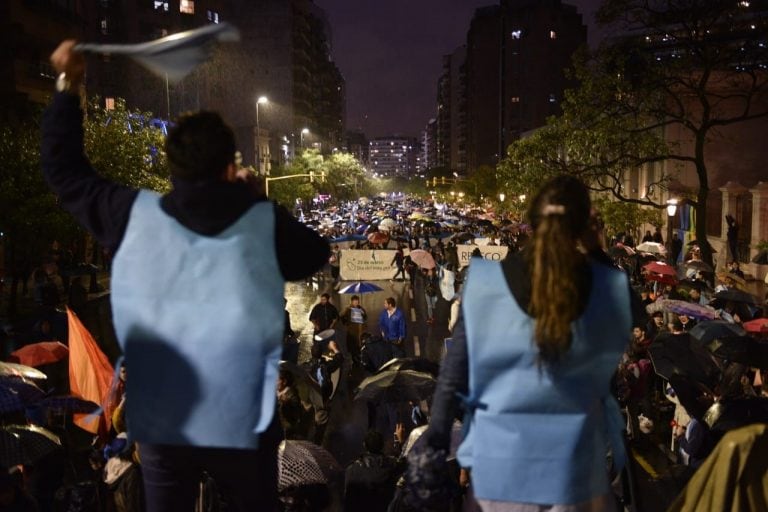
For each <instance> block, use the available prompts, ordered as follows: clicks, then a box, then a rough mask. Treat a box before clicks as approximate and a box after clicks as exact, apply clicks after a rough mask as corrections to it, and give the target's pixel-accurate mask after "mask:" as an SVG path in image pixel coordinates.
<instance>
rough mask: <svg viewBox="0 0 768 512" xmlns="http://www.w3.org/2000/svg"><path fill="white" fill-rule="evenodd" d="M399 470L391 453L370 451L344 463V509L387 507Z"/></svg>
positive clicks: (372, 511)
mask: <svg viewBox="0 0 768 512" xmlns="http://www.w3.org/2000/svg"><path fill="white" fill-rule="evenodd" d="M401 471H402V470H401V468H400V467H399V466H398V464H397V461H396V459H395V458H394V457H389V456H387V455H375V454H371V453H366V454H365V455H362V456H361V457H359V458H358V459H357V460H355V461H354V462H353V463H352V464H350V465H349V466H347V470H346V474H345V479H344V510H346V511H356V510H364V511H366V512H384V511H386V510H387V507H388V506H389V502H390V501H392V496H393V495H394V492H395V482H396V481H397V479H398V478H399V477H400V473H401Z"/></svg>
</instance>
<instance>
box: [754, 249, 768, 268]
mask: <svg viewBox="0 0 768 512" xmlns="http://www.w3.org/2000/svg"><path fill="white" fill-rule="evenodd" d="M752 263H757V264H758V265H768V249H763V250H762V251H760V252H758V253H757V254H755V257H754V258H752Z"/></svg>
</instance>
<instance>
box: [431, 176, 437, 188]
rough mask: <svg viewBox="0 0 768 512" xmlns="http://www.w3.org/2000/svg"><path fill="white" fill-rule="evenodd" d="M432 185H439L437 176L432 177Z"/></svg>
mask: <svg viewBox="0 0 768 512" xmlns="http://www.w3.org/2000/svg"><path fill="white" fill-rule="evenodd" d="M432 186H433V187H436V186H437V178H436V177H435V178H432Z"/></svg>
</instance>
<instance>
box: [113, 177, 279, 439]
mask: <svg viewBox="0 0 768 512" xmlns="http://www.w3.org/2000/svg"><path fill="white" fill-rule="evenodd" d="M274 229H275V216H274V208H273V206H272V204H271V203H270V202H261V203H257V204H255V205H253V206H252V207H251V208H250V209H249V210H247V211H246V212H245V213H244V214H243V215H242V216H241V217H240V218H239V219H238V220H237V221H236V222H235V223H234V224H232V225H231V226H230V227H229V228H227V229H225V230H224V231H222V232H221V233H219V234H218V235H215V236H201V235H199V234H197V233H195V232H193V231H190V230H189V229H187V228H185V227H184V226H182V225H181V224H180V223H179V222H178V221H176V219H174V218H173V217H171V216H169V215H168V214H166V213H165V212H164V211H163V210H162V209H161V207H160V198H159V196H157V195H155V194H154V193H150V192H146V191H142V192H139V194H138V196H137V198H136V201H135V202H134V204H133V208H132V209H131V215H130V219H129V221H128V226H127V229H126V232H125V237H124V238H123V241H122V243H121V245H120V249H119V250H118V251H117V253H116V255H115V258H114V263H113V273H112V294H111V300H112V308H113V312H114V323H115V331H116V334H117V337H118V340H119V342H120V344H121V346H122V348H123V351H124V353H125V360H126V364H127V366H128V367H129V368H130V370H129V371H130V377H129V378H128V380H127V382H126V385H127V389H126V396H127V397H128V398H127V403H126V407H127V410H126V417H127V420H128V430H129V433H130V434H131V436H132V437H133V438H134V439H136V440H137V441H140V442H146V443H155V444H171V445H192V446H207V447H220V448H250V449H252V448H257V447H258V438H259V433H261V432H263V431H264V430H265V429H266V428H267V426H268V425H269V423H270V421H271V420H272V416H273V414H274V410H275V390H276V381H277V365H278V362H279V360H280V351H281V348H282V344H281V340H282V335H283V327H284V326H283V323H282V322H280V321H275V319H276V318H278V319H282V318H283V317H284V309H283V290H284V281H283V278H282V276H281V273H280V271H279V267H278V262H277V258H276V256H275V244H274V238H275V237H274Z"/></svg>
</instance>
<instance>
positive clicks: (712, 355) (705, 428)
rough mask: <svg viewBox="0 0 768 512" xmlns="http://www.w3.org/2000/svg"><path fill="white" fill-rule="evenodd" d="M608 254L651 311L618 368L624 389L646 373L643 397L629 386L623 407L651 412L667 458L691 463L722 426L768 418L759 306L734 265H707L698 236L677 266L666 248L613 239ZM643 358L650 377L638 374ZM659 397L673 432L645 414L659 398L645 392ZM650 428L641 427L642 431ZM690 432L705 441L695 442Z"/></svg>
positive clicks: (766, 329) (767, 364)
mask: <svg viewBox="0 0 768 512" xmlns="http://www.w3.org/2000/svg"><path fill="white" fill-rule="evenodd" d="M608 254H609V255H611V257H612V258H613V259H614V262H615V263H616V264H617V265H618V266H620V267H623V268H624V269H625V270H626V271H627V273H628V274H629V275H630V276H631V278H632V283H633V285H634V286H635V289H636V290H637V291H639V292H640V293H641V294H642V297H643V304H644V305H645V309H646V312H647V313H648V315H649V316H651V317H652V320H651V321H650V322H649V323H648V326H647V327H645V328H642V326H640V327H641V328H642V329H641V335H640V336H641V339H638V338H637V337H636V339H635V341H634V342H633V348H632V349H631V350H630V352H629V353H628V355H626V356H625V361H624V362H623V364H622V366H620V369H622V370H625V371H623V372H620V373H621V374H622V375H623V376H624V377H625V378H626V379H627V380H629V381H631V384H630V385H629V386H628V387H631V385H632V383H636V382H637V381H638V380H642V379H643V378H646V379H647V380H646V382H651V383H652V384H651V385H650V386H649V387H648V388H646V389H645V390H644V392H645V393H646V395H645V396H640V395H638V394H637V393H629V392H628V393H627V395H626V396H625V404H626V405H628V407H627V409H626V410H627V411H634V412H635V413H637V411H638V410H640V411H641V413H642V414H643V415H644V416H643V418H645V416H648V417H650V416H652V415H653V416H655V418H656V419H657V422H656V423H655V425H654V426H653V428H655V429H656V431H658V433H659V434H660V435H661V433H664V434H665V435H666V434H669V435H670V440H671V442H670V443H668V444H669V447H670V450H671V454H672V456H676V457H679V458H680V460H682V461H684V462H685V463H686V464H688V465H690V466H691V467H692V469H695V468H696V467H698V465H700V464H701V463H702V461H703V460H704V458H706V455H708V453H709V452H710V451H711V450H712V449H713V447H714V446H715V444H716V442H717V440H719V439H720V438H721V437H722V436H723V435H724V434H725V432H727V431H728V430H731V429H734V428H738V427H740V426H744V425H747V424H751V423H755V422H765V421H768V398H766V397H768V392H766V390H767V389H768V386H766V385H765V384H764V383H765V379H764V377H766V374H765V372H766V371H767V370H768V319H766V318H765V316H766V302H765V300H764V299H763V298H761V297H757V296H755V295H753V294H752V293H749V291H748V285H747V281H746V279H745V276H744V274H743V273H741V272H740V270H739V268H738V264H733V263H730V264H729V265H728V267H727V268H725V269H715V268H713V267H712V266H711V265H709V264H707V263H706V262H704V261H702V260H701V258H700V257H699V250H698V247H697V244H696V242H693V243H691V244H690V245H689V246H688V251H686V253H684V254H682V255H681V256H682V261H681V262H680V263H679V264H678V263H677V262H676V261H671V260H672V258H671V257H670V255H669V254H668V251H667V248H666V247H665V246H664V245H662V244H660V243H654V242H649V241H646V242H643V243H641V244H639V245H637V246H632V247H630V246H624V245H623V244H622V243H621V242H620V241H615V242H614V243H613V244H611V247H610V248H609V249H608ZM756 262H757V261H756ZM766 263H768V262H766ZM767 298H768V297H767ZM636 333H637V329H636ZM636 336H637V335H636ZM644 359H647V360H650V363H651V366H650V367H648V368H652V370H653V372H654V373H655V375H656V377H655V378H653V376H642V375H640V373H641V372H640V371H638V368H646V367H645V366H643V365H642V364H640V362H641V361H642V360H644ZM627 368H629V370H628V371H627ZM633 372H634V373H633ZM659 378H660V379H659ZM662 395H664V396H665V398H667V399H668V400H669V401H670V402H672V403H674V404H675V410H674V419H672V421H671V424H672V428H671V431H670V429H668V428H667V427H666V425H667V424H670V418H669V417H663V416H661V415H660V414H658V411H653V410H649V407H650V406H649V404H651V403H653V404H654V406H657V407H659V406H660V405H659V404H660V402H658V401H657V402H655V403H654V402H653V401H652V400H648V398H649V397H650V396H654V397H656V398H658V397H659V396H662ZM643 400H645V402H644V403H643V406H640V407H639V409H638V403H639V402H641V401H643ZM663 401H664V400H662V402H663ZM633 404H634V406H635V407H634V408H633V407H632V405H633ZM661 406H663V403H661ZM654 413H656V414H654ZM659 419H661V420H662V421H658V420H659ZM664 420H666V421H664ZM631 423H632V422H631V421H630V422H629V423H628V424H629V425H631ZM644 427H645V428H644ZM650 428H651V427H649V426H648V425H645V426H643V425H642V424H641V426H640V430H641V431H643V432H644V433H645V434H648V433H649V432H650ZM635 435H643V434H640V433H639V432H635ZM694 438H695V439H704V440H706V442H702V444H698V445H696V446H694V447H693V448H692V447H691V446H692V445H691V444H689V443H688V441H689V439H694ZM686 450H687V451H686ZM688 452H692V453H688ZM689 476H690V473H689Z"/></svg>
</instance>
